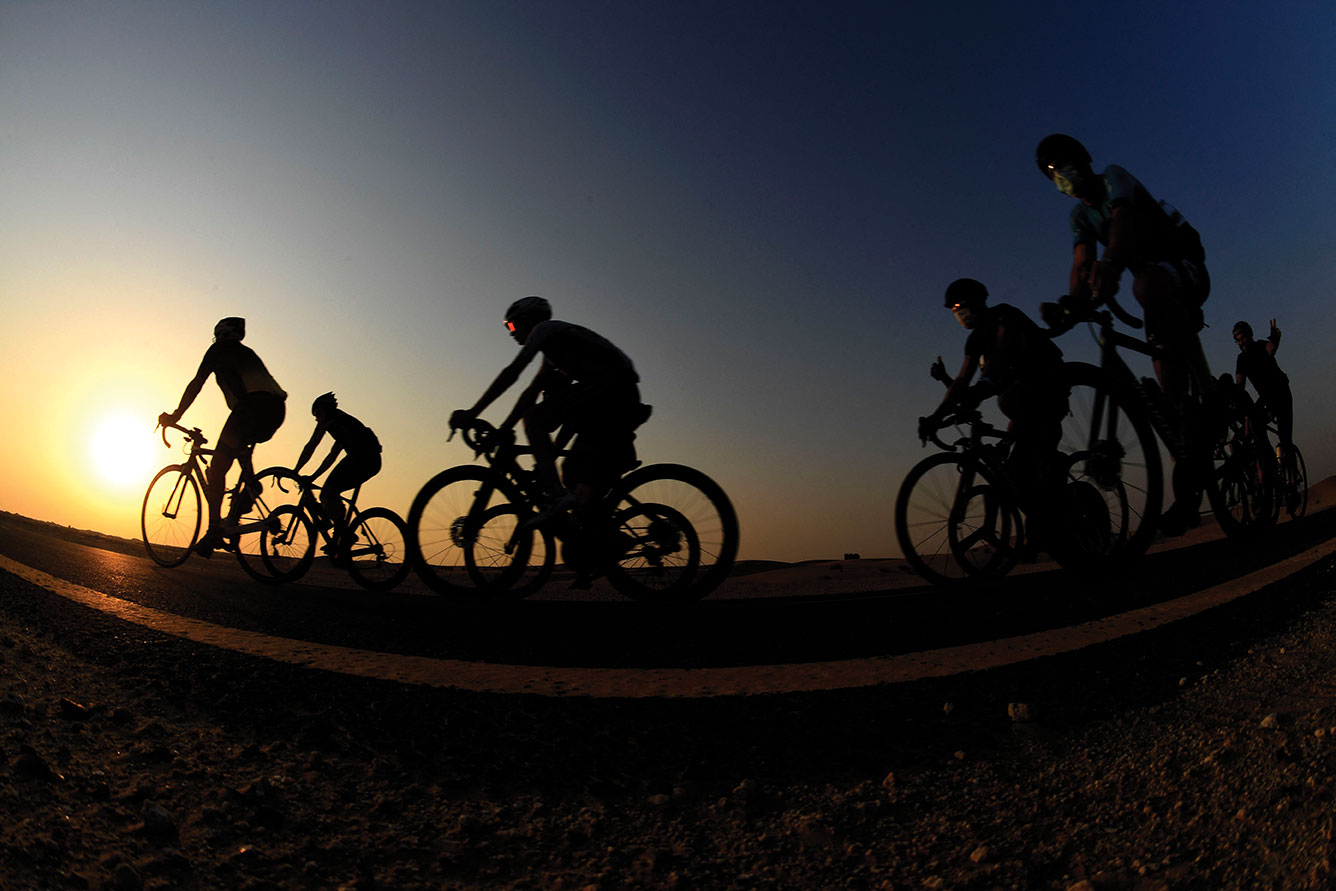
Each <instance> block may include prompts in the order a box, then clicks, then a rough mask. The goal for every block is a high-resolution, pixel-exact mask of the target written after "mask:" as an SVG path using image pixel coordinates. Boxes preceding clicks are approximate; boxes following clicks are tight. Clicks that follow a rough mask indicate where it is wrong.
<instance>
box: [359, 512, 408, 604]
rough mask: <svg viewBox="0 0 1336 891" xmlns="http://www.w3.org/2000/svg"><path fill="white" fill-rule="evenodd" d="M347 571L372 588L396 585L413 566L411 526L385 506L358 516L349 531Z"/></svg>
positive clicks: (380, 589)
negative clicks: (409, 539) (410, 558)
mask: <svg viewBox="0 0 1336 891" xmlns="http://www.w3.org/2000/svg"><path fill="white" fill-rule="evenodd" d="M347 534H348V541H350V542H351V543H352V544H351V545H350V546H349V547H348V550H347V554H346V556H347V559H348V561H349V562H348V574H349V575H351V576H352V577H353V581H355V582H357V584H359V585H361V586H362V587H363V588H367V589H368V590H371V591H388V590H390V589H391V588H394V587H396V586H397V585H398V584H399V583H400V582H402V581H403V580H404V579H405V578H406V577H407V576H408V571H409V570H410V569H411V568H412V567H410V566H409V565H408V546H407V544H406V541H407V539H408V525H407V524H406V523H405V522H404V520H403V518H402V517H400V516H399V515H398V514H396V513H395V512H394V511H392V510H390V509H389V508H385V507H373V508H371V509H370V510H364V511H362V512H361V513H359V514H358V515H357V519H356V520H355V521H354V522H353V525H352V526H351V527H350V528H349V530H348V533H347Z"/></svg>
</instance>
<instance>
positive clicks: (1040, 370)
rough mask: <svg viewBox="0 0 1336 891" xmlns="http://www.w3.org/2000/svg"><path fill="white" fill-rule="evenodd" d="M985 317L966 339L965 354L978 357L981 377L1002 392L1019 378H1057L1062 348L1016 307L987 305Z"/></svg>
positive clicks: (1000, 304) (1006, 304)
mask: <svg viewBox="0 0 1336 891" xmlns="http://www.w3.org/2000/svg"><path fill="white" fill-rule="evenodd" d="M982 312H983V319H982V320H981V321H980V323H979V324H978V325H976V326H975V327H974V329H973V330H971V331H970V334H969V337H968V338H966V340H965V354H966V355H968V356H977V357H978V360H979V372H980V375H981V377H982V378H983V379H984V380H985V381H988V382H989V383H991V384H993V386H994V387H996V388H997V389H998V390H999V391H1000V390H1005V389H1007V388H1008V387H1010V386H1012V385H1013V384H1016V383H1017V382H1019V381H1022V380H1025V381H1030V380H1035V379H1040V378H1045V377H1054V376H1056V375H1057V373H1058V371H1059V370H1060V369H1061V366H1062V350H1060V349H1059V348H1058V345H1057V344H1056V343H1054V342H1053V340H1052V338H1050V337H1048V336H1046V335H1045V334H1044V332H1043V331H1041V330H1040V328H1039V326H1038V325H1036V324H1035V323H1034V321H1033V320H1032V319H1031V318H1030V317H1029V316H1027V315H1026V314H1025V313H1023V312H1021V311H1020V310H1019V309H1017V308H1016V307H1014V306H1012V305H1010V304H1008V303H999V304H996V305H994V306H989V307H985V308H984V309H983V310H982Z"/></svg>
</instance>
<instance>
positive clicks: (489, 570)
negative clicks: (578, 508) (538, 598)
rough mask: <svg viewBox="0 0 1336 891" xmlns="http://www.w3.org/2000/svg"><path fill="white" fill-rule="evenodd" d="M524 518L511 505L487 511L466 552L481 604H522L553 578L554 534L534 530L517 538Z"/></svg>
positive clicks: (495, 505)
mask: <svg viewBox="0 0 1336 891" xmlns="http://www.w3.org/2000/svg"><path fill="white" fill-rule="evenodd" d="M524 517H525V515H521V514H520V512H519V511H518V509H517V508H516V507H515V505H514V504H511V503H502V504H493V505H492V506H491V507H489V508H487V510H485V511H483V514H482V517H481V519H480V521H479V523H478V529H477V533H476V535H475V537H474V538H473V540H472V542H471V543H470V544H469V546H468V547H466V548H465V549H464V566H465V569H466V570H467V571H468V574H469V577H470V578H471V579H472V580H473V584H474V586H475V593H476V596H477V598H478V599H479V600H520V599H522V598H525V597H528V596H529V595H530V594H532V593H534V592H535V591H537V590H538V589H539V588H541V587H543V585H545V584H547V580H548V579H549V578H550V577H551V575H552V566H553V564H554V563H555V562H556V547H555V545H554V543H553V539H552V534H551V533H550V532H548V531H547V530H546V529H533V530H529V531H528V532H527V533H521V534H519V535H518V536H517V535H516V534H515V527H516V525H517V524H518V523H521V522H523V518H524ZM512 541H513V542H514V545H513V547H512V549H511V550H510V551H507V550H506V549H507V547H511V545H510V543H511V542H512Z"/></svg>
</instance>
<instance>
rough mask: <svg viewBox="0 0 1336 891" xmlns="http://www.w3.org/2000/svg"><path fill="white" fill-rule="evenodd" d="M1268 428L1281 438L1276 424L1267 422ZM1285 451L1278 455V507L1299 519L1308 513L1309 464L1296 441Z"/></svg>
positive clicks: (1292, 518)
mask: <svg viewBox="0 0 1336 891" xmlns="http://www.w3.org/2000/svg"><path fill="white" fill-rule="evenodd" d="M1266 430H1267V433H1274V434H1275V435H1276V439H1277V440H1279V439H1280V431H1279V430H1277V429H1276V426H1275V424H1270V423H1269V424H1267V427H1266ZM1278 451H1279V450H1278ZM1284 452H1285V454H1284V456H1283V457H1282V456H1281V455H1279V454H1277V456H1276V481H1277V486H1278V488H1277V492H1276V502H1277V505H1276V507H1277V510H1279V509H1280V508H1281V507H1283V508H1284V509H1285V513H1286V514H1288V515H1289V518H1290V519H1291V520H1297V519H1299V518H1300V517H1302V516H1304V514H1306V513H1308V466H1307V465H1306V464H1305V463H1304V453H1303V452H1301V451H1299V447H1298V446H1297V445H1295V444H1294V443H1292V442H1291V443H1289V444H1288V445H1286V446H1285V447H1284Z"/></svg>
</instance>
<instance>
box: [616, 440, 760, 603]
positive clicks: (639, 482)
mask: <svg viewBox="0 0 1336 891" xmlns="http://www.w3.org/2000/svg"><path fill="white" fill-rule="evenodd" d="M606 503H607V504H608V505H609V507H610V510H609V515H610V516H611V517H612V518H613V519H614V520H616V521H618V522H631V521H634V520H635V519H636V518H637V517H640V518H650V519H652V517H651V515H650V514H649V513H646V512H641V513H636V512H634V511H633V510H632V509H633V508H636V507H638V506H639V505H642V504H649V505H662V506H663V507H665V508H667V509H668V510H671V511H672V512H674V513H673V514H668V513H667V512H666V511H665V512H661V515H660V517H659V519H661V520H666V521H669V522H671V523H673V524H682V525H683V526H684V527H685V528H688V529H690V536H689V537H686V540H685V542H678V547H679V548H680V547H681V546H682V545H683V544H684V543H685V545H686V546H687V548H688V550H690V549H693V548H694V549H695V550H697V551H698V552H699V553H697V554H696V555H695V556H694V557H691V561H690V562H692V563H694V568H692V569H691V571H690V578H689V579H688V580H687V581H686V582H685V583H681V584H672V585H669V586H668V587H666V588H663V587H661V586H659V585H657V584H656V583H650V577H651V576H653V575H654V574H655V573H656V572H658V571H659V570H658V569H657V568H656V566H655V563H656V562H662V560H663V559H664V558H665V557H668V556H670V555H669V554H668V553H666V552H665V551H664V545H666V544H670V543H669V542H667V541H666V540H665V541H660V542H658V543H656V544H654V545H652V547H653V548H654V549H656V550H655V551H654V552H652V551H651V550H649V549H648V548H647V547H646V545H647V543H648V542H649V539H646V538H644V537H643V536H641V535H640V534H639V533H640V531H641V530H639V529H638V528H637V529H634V530H621V532H622V534H626V533H627V532H628V531H629V532H631V534H632V535H633V538H636V539H637V540H638V541H639V544H637V545H635V546H634V548H633V551H632V552H630V553H625V552H623V553H622V556H621V558H620V559H619V560H618V561H617V562H615V563H612V564H611V565H609V567H608V581H609V582H611V583H612V585H613V587H614V588H616V589H617V590H618V591H619V592H620V593H622V594H625V595H626V596H628V597H632V598H636V599H645V600H680V601H685V600H700V599H701V598H703V597H706V596H708V595H709V594H710V593H711V592H712V591H714V590H715V589H716V588H718V587H719V585H720V584H721V583H722V582H723V581H724V579H726V578H728V575H729V573H731V572H732V571H733V564H734V563H735V562H736V561H737V556H738V546H739V540H740V537H741V534H740V531H739V528H738V517H737V513H736V511H734V509H733V503H732V502H731V501H729V499H728V495H727V494H726V493H725V492H724V490H723V489H722V488H721V487H720V486H719V484H718V483H716V482H715V481H714V480H712V479H710V477H708V476H706V475H705V474H704V473H702V472H701V471H699V470H696V469H695V468H693V467H687V466H685V465H682V464H651V465H649V466H646V467H639V468H637V469H635V470H633V471H631V472H630V473H628V474H627V475H626V476H624V477H622V479H621V480H620V481H618V483H617V486H616V487H615V488H614V489H613V491H612V493H610V494H609V496H608V498H607V501H606ZM679 518H680V519H679ZM646 525H647V526H648V522H647V523H646ZM693 539H694V544H693V543H692V541H693ZM636 549H638V550H636ZM681 574H682V573H680V572H679V578H680V576H681Z"/></svg>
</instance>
